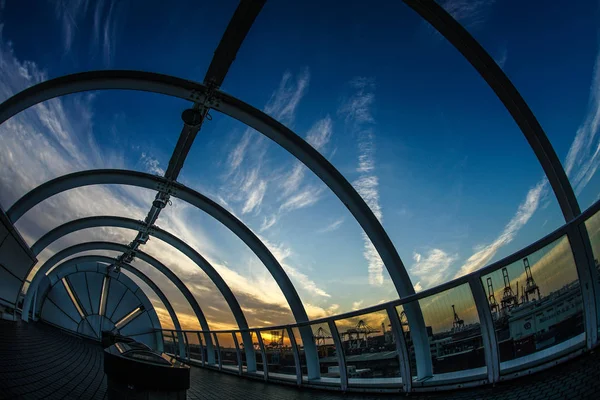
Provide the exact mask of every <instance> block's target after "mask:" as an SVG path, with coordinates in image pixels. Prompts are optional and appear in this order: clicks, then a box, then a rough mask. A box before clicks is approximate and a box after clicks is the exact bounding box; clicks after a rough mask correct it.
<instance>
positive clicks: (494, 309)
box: [486, 277, 500, 317]
mask: <svg viewBox="0 0 600 400" xmlns="http://www.w3.org/2000/svg"><path fill="white" fill-rule="evenodd" d="M486 281H487V290H488V303H489V304H490V311H491V312H492V316H493V317H497V315H498V312H499V311H500V305H499V304H498V302H497V301H496V296H495V295H494V284H493V283H492V278H491V277H488V278H487V279H486Z"/></svg>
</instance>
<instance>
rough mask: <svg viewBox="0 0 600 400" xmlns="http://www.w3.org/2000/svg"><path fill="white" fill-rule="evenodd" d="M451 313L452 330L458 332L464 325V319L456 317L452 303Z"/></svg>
mask: <svg viewBox="0 0 600 400" xmlns="http://www.w3.org/2000/svg"><path fill="white" fill-rule="evenodd" d="M452 313H453V314H454V321H453V322H452V330H453V331H454V332H460V331H461V330H463V328H464V327H465V321H464V320H462V319H460V318H459V317H458V314H457V313H456V309H455V308H454V304H452Z"/></svg>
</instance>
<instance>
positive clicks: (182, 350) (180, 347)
mask: <svg viewBox="0 0 600 400" xmlns="http://www.w3.org/2000/svg"><path fill="white" fill-rule="evenodd" d="M183 336H184V335H183V333H182V332H181V331H177V351H178V352H179V354H178V356H179V357H180V358H185V342H184V341H183Z"/></svg>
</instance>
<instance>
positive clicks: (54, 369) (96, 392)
mask: <svg viewBox="0 0 600 400" xmlns="http://www.w3.org/2000/svg"><path fill="white" fill-rule="evenodd" d="M190 372H191V376H190V380H191V381H190V389H189V390H188V393H187V398H188V399H230V400H236V399H241V400H254V399H261V400H262V399H268V400H270V399H277V400H279V399H336V400H337V399H339V400H354V399H373V400H375V399H394V398H395V399H397V398H399V396H398V395H397V394H396V395H392V396H386V395H379V396H378V395H362V394H360V393H348V394H346V395H344V394H341V393H335V392H324V391H317V390H308V389H304V390H298V389H296V388H295V387H291V386H282V385H276V384H272V383H268V384H267V383H264V382H262V381H256V380H250V379H243V378H239V377H237V376H233V375H228V374H224V373H221V372H216V371H210V370H206V369H200V368H195V367H192V368H191V370H190ZM105 396H106V378H105V375H104V362H103V354H102V346H101V345H100V344H96V343H94V342H90V341H87V340H83V339H79V338H77V337H74V336H70V335H67V334H65V333H62V331H60V330H58V329H55V328H53V327H50V326H47V325H44V324H43V323H32V322H30V323H29V324H27V323H21V322H10V321H2V320H0V399H103V398H105ZM403 397H404V396H403ZM407 398H408V399H418V400H422V399H436V400H438V399H439V400H441V399H465V400H466V399H486V400H487V399H497V400H505V399H506V400H513V399H524V400H538V399H539V400H542V399H569V400H575V399H598V398H600V350H597V351H595V352H593V353H590V354H585V355H583V356H581V357H579V358H577V359H575V360H573V361H571V362H568V363H565V364H562V365H559V366H557V367H555V368H551V369H550V370H547V371H544V372H540V373H538V374H535V375H531V376H527V377H523V378H521V379H516V380H513V381H509V382H505V383H501V384H499V385H497V386H496V387H495V388H492V387H483V388H475V389H464V390H458V391H454V392H446V393H432V394H428V395H425V394H423V395H416V394H411V395H410V396H407Z"/></svg>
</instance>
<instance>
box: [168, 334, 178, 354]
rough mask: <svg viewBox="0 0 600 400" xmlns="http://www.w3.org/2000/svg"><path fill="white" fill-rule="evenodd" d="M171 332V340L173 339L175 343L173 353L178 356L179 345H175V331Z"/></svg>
mask: <svg viewBox="0 0 600 400" xmlns="http://www.w3.org/2000/svg"><path fill="white" fill-rule="evenodd" d="M169 332H171V341H172V342H171V343H173V354H175V357H177V351H178V349H177V346H175V332H173V331H169Z"/></svg>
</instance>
